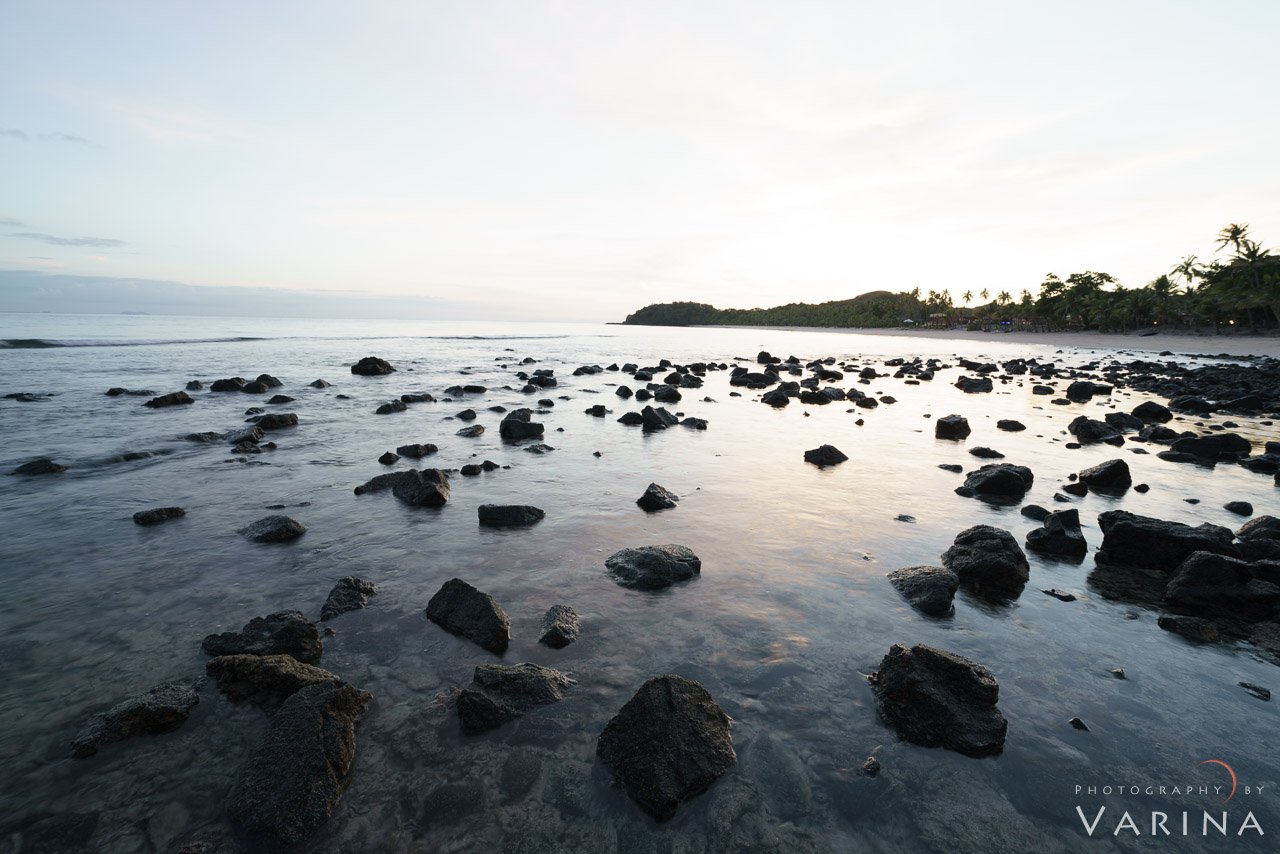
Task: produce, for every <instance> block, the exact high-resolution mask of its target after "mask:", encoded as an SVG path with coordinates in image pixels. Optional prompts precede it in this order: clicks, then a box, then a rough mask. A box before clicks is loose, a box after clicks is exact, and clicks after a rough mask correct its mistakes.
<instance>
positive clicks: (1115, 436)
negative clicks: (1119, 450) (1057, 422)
mask: <svg viewBox="0 0 1280 854" xmlns="http://www.w3.org/2000/svg"><path fill="white" fill-rule="evenodd" d="M1067 432H1068V433H1070V434H1071V435H1072V436H1075V437H1076V438H1077V439H1079V440H1080V443H1081V444H1082V445H1094V444H1097V443H1099V442H1105V443H1106V444H1109V445H1123V444H1124V437H1123V436H1121V435H1120V431H1119V430H1117V429H1116V428H1114V427H1112V426H1111V425H1110V424H1108V423H1106V422H1105V421H1096V420H1094V419H1092V418H1089V417H1087V416H1084V415H1081V416H1079V417H1078V418H1076V419H1075V420H1074V421H1072V422H1071V423H1070V424H1068V425H1067Z"/></svg>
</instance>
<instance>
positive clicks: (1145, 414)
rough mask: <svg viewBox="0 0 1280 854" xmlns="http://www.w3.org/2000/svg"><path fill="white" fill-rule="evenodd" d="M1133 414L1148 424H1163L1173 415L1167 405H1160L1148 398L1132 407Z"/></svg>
mask: <svg viewBox="0 0 1280 854" xmlns="http://www.w3.org/2000/svg"><path fill="white" fill-rule="evenodd" d="M1133 414H1134V415H1136V416H1137V417H1138V418H1141V419H1142V420H1143V421H1145V422H1147V423H1148V424H1164V423H1165V422H1166V421H1168V420H1169V419H1170V418H1172V417H1173V413H1172V412H1170V411H1169V409H1168V407H1165V406H1161V405H1160V404H1158V403H1156V402H1155V401H1152V400H1148V401H1147V402H1146V403H1139V404H1138V405H1137V406H1135V407H1134V408H1133Z"/></svg>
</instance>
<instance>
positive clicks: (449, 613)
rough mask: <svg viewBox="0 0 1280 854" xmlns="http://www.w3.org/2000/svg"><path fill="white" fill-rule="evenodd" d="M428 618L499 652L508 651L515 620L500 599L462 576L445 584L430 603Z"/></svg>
mask: <svg viewBox="0 0 1280 854" xmlns="http://www.w3.org/2000/svg"><path fill="white" fill-rule="evenodd" d="M427 617H428V618H429V619H430V620H431V622H433V623H435V624H437V625H438V626H440V627H441V628H443V629H444V630H445V631H447V632H451V633H452V634H455V635H460V636H461V637H464V638H466V639H467V640H470V641H473V642H474V643H477V644H479V645H480V646H481V647H483V648H484V649H487V650H489V652H492V653H494V654H496V655H501V654H502V653H504V652H506V650H507V644H508V643H509V642H510V640H511V622H510V621H509V620H508V619H507V613H506V612H505V611H503V610H502V606H501V605H499V604H498V600H496V599H494V598H493V597H492V596H490V595H489V594H487V593H481V592H480V591H479V590H477V589H475V588H474V587H472V586H471V585H470V584H468V583H467V582H465V581H463V580H462V579H461V578H452V579H450V580H449V581H446V582H445V583H444V586H443V587H441V588H440V589H439V590H438V591H437V592H436V595H434V596H432V597H431V601H430V602H428V603H427Z"/></svg>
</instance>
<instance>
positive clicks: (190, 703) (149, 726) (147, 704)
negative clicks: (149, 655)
mask: <svg viewBox="0 0 1280 854" xmlns="http://www.w3.org/2000/svg"><path fill="white" fill-rule="evenodd" d="M199 702H200V694H199V685H198V684H195V683H192V682H190V681H175V682H166V683H165V684H163V685H157V686H156V687H154V688H152V689H150V690H148V691H143V692H142V693H140V694H135V695H133V696H132V697H128V698H126V699H124V700H121V701H120V702H119V703H116V704H115V705H114V706H112V707H111V708H109V709H107V710H106V711H104V712H99V713H98V714H96V715H94V716H93V717H91V718H90V719H89V720H88V722H87V723H86V724H85V725H84V727H83V728H82V729H81V730H80V732H79V733H78V734H77V735H76V737H75V741H73V742H72V744H71V755H72V756H74V757H77V758H84V757H86V756H92V755H94V754H95V753H97V752H98V749H99V748H100V747H102V746H103V745H104V744H110V743H112V742H117V741H123V740H124V739H126V738H130V737H132V736H135V735H153V734H156V733H162V732H168V731H169V730H173V729H177V728H178V727H180V726H182V724H183V722H185V721H186V719H187V717H188V716H189V715H190V714H191V710H192V709H194V708H195V707H196V704H197V703H199Z"/></svg>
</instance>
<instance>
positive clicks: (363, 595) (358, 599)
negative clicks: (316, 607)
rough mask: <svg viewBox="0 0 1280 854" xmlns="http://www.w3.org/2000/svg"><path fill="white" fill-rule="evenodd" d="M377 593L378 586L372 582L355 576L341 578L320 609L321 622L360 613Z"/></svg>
mask: <svg viewBox="0 0 1280 854" xmlns="http://www.w3.org/2000/svg"><path fill="white" fill-rule="evenodd" d="M377 592H378V588H377V585H375V584H374V583H373V582H372V581H364V580H363V579H360V578H356V577H355V576H354V575H348V576H345V577H343V578H340V579H338V583H337V584H335V585H333V589H332V590H330V591H329V597H328V598H327V599H325V600H324V605H323V606H321V608H320V620H321V621H324V620H332V619H333V618H334V617H336V616H338V615H339V614H345V613H347V612H348V611H359V610H360V609H361V608H363V607H364V606H365V605H367V604H368V603H369V597H370V596H372V595H373V594H375V593H377Z"/></svg>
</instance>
